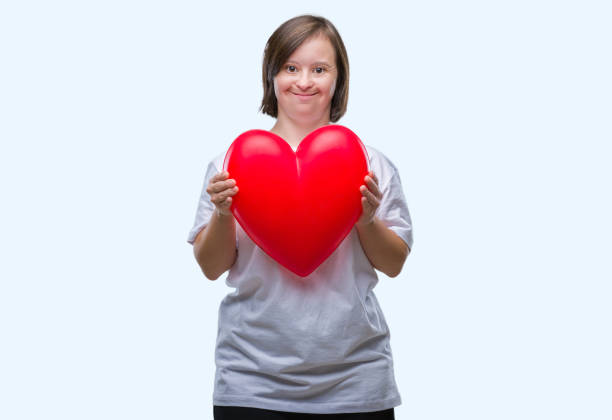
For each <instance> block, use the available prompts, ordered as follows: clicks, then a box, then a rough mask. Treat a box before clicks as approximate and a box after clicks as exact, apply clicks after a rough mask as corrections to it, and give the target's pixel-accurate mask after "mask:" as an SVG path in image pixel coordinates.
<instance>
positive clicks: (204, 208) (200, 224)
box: [187, 161, 219, 245]
mask: <svg viewBox="0 0 612 420" xmlns="http://www.w3.org/2000/svg"><path fill="white" fill-rule="evenodd" d="M217 173H219V171H218V170H217V168H216V167H215V163H214V161H211V162H210V163H209V164H208V168H207V169H206V175H205V176H204V185H203V186H202V193H201V194H200V201H199V202H198V209H197V211H196V215H195V221H194V222H193V227H192V228H191V230H190V231H189V235H188V236H187V242H189V243H190V244H192V245H193V243H194V242H195V238H196V236H198V233H200V231H201V230H202V229H204V228H205V227H206V226H207V225H208V223H209V222H210V218H211V217H212V215H213V211H214V210H215V205H214V204H213V202H212V201H210V195H209V194H208V193H207V192H206V188H208V183H209V182H210V179H211V178H212V177H213V176H215V175H216V174H217Z"/></svg>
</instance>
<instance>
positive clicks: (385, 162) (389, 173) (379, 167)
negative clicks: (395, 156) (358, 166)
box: [364, 144, 398, 187]
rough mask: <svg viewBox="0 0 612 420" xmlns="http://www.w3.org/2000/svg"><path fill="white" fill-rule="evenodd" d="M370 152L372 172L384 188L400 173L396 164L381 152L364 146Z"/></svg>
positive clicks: (369, 158) (369, 161)
mask: <svg viewBox="0 0 612 420" xmlns="http://www.w3.org/2000/svg"><path fill="white" fill-rule="evenodd" d="M364 145H365V147H366V151H367V152H368V163H369V166H370V170H371V171H372V172H374V175H376V176H377V177H378V185H379V186H381V187H384V186H385V185H387V183H388V182H389V181H390V180H391V179H392V178H393V176H394V175H395V174H396V173H397V172H398V171H397V167H396V166H395V164H394V163H393V162H392V161H391V159H389V158H388V157H387V155H385V154H384V153H383V152H381V151H380V150H378V149H376V148H375V147H372V146H369V145H367V144H364Z"/></svg>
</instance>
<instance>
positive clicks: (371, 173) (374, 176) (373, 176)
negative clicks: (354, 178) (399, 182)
mask: <svg viewBox="0 0 612 420" xmlns="http://www.w3.org/2000/svg"><path fill="white" fill-rule="evenodd" d="M368 175H370V176H371V177H372V178H373V179H374V182H376V183H377V184H378V177H377V176H376V174H375V173H374V172H372V171H370V173H369V174H368Z"/></svg>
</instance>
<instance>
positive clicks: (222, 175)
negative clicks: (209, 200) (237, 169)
mask: <svg viewBox="0 0 612 420" xmlns="http://www.w3.org/2000/svg"><path fill="white" fill-rule="evenodd" d="M228 176H229V174H228V173H227V171H222V172H219V173H217V174H215V175H214V176H213V177H212V178H211V179H210V180H211V181H212V182H217V181H223V180H224V179H225V178H227V177H228Z"/></svg>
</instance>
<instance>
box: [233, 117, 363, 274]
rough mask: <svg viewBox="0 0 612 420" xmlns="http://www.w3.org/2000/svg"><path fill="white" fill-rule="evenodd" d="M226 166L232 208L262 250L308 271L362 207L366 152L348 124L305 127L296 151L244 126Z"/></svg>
mask: <svg viewBox="0 0 612 420" xmlns="http://www.w3.org/2000/svg"><path fill="white" fill-rule="evenodd" d="M223 169H224V171H227V172H228V173H229V177H230V178H232V179H235V180H236V185H237V186H238V193H237V194H236V195H234V196H233V198H232V205H231V211H232V213H233V214H234V217H235V218H236V220H237V221H238V223H240V226H242V229H243V230H244V231H245V232H246V233H247V235H249V237H250V238H251V239H252V240H253V242H255V243H256V244H257V245H258V246H259V247H260V248H261V249H262V250H263V251H264V252H265V253H266V254H268V255H269V256H270V257H271V258H273V259H274V260H276V261H277V262H278V263H279V264H281V265H282V266H284V267H285V268H287V269H289V270H290V271H292V272H294V273H295V274H297V275H299V276H301V277H306V276H308V275H309V274H310V273H312V272H313V271H314V270H315V269H316V268H317V267H318V266H319V265H320V264H321V263H322V262H323V261H325V260H326V259H327V257H329V256H330V255H331V254H332V253H333V252H334V250H335V249H336V248H337V247H338V245H340V243H341V242H342V240H343V239H344V238H345V237H346V236H347V235H348V234H349V232H350V231H351V229H352V228H353V226H354V224H355V222H357V220H358V219H359V216H360V215H361V212H362V207H361V197H362V194H361V192H360V190H359V188H360V186H361V185H363V184H364V183H365V182H364V177H365V176H366V175H367V174H368V172H369V168H368V154H367V151H366V148H365V146H364V144H363V143H362V142H361V140H360V139H359V137H357V135H356V134H355V133H353V132H352V131H351V130H349V129H348V128H346V127H344V126H341V125H337V124H331V125H326V126H323V127H320V128H318V129H316V130H314V131H313V132H311V133H310V134H308V135H307V136H306V137H305V138H304V139H303V140H302V142H301V143H300V145H299V146H298V148H297V151H296V152H294V151H293V149H292V148H291V146H289V144H288V143H287V142H286V141H285V140H283V139H282V138H281V137H279V136H277V135H276V134H274V133H271V132H269V131H265V130H250V131H247V132H245V133H242V134H241V135H240V136H238V137H237V138H236V140H234V141H233V142H232V144H231V146H230V147H229V149H228V151H227V153H226V155H225V160H224V162H223Z"/></svg>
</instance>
